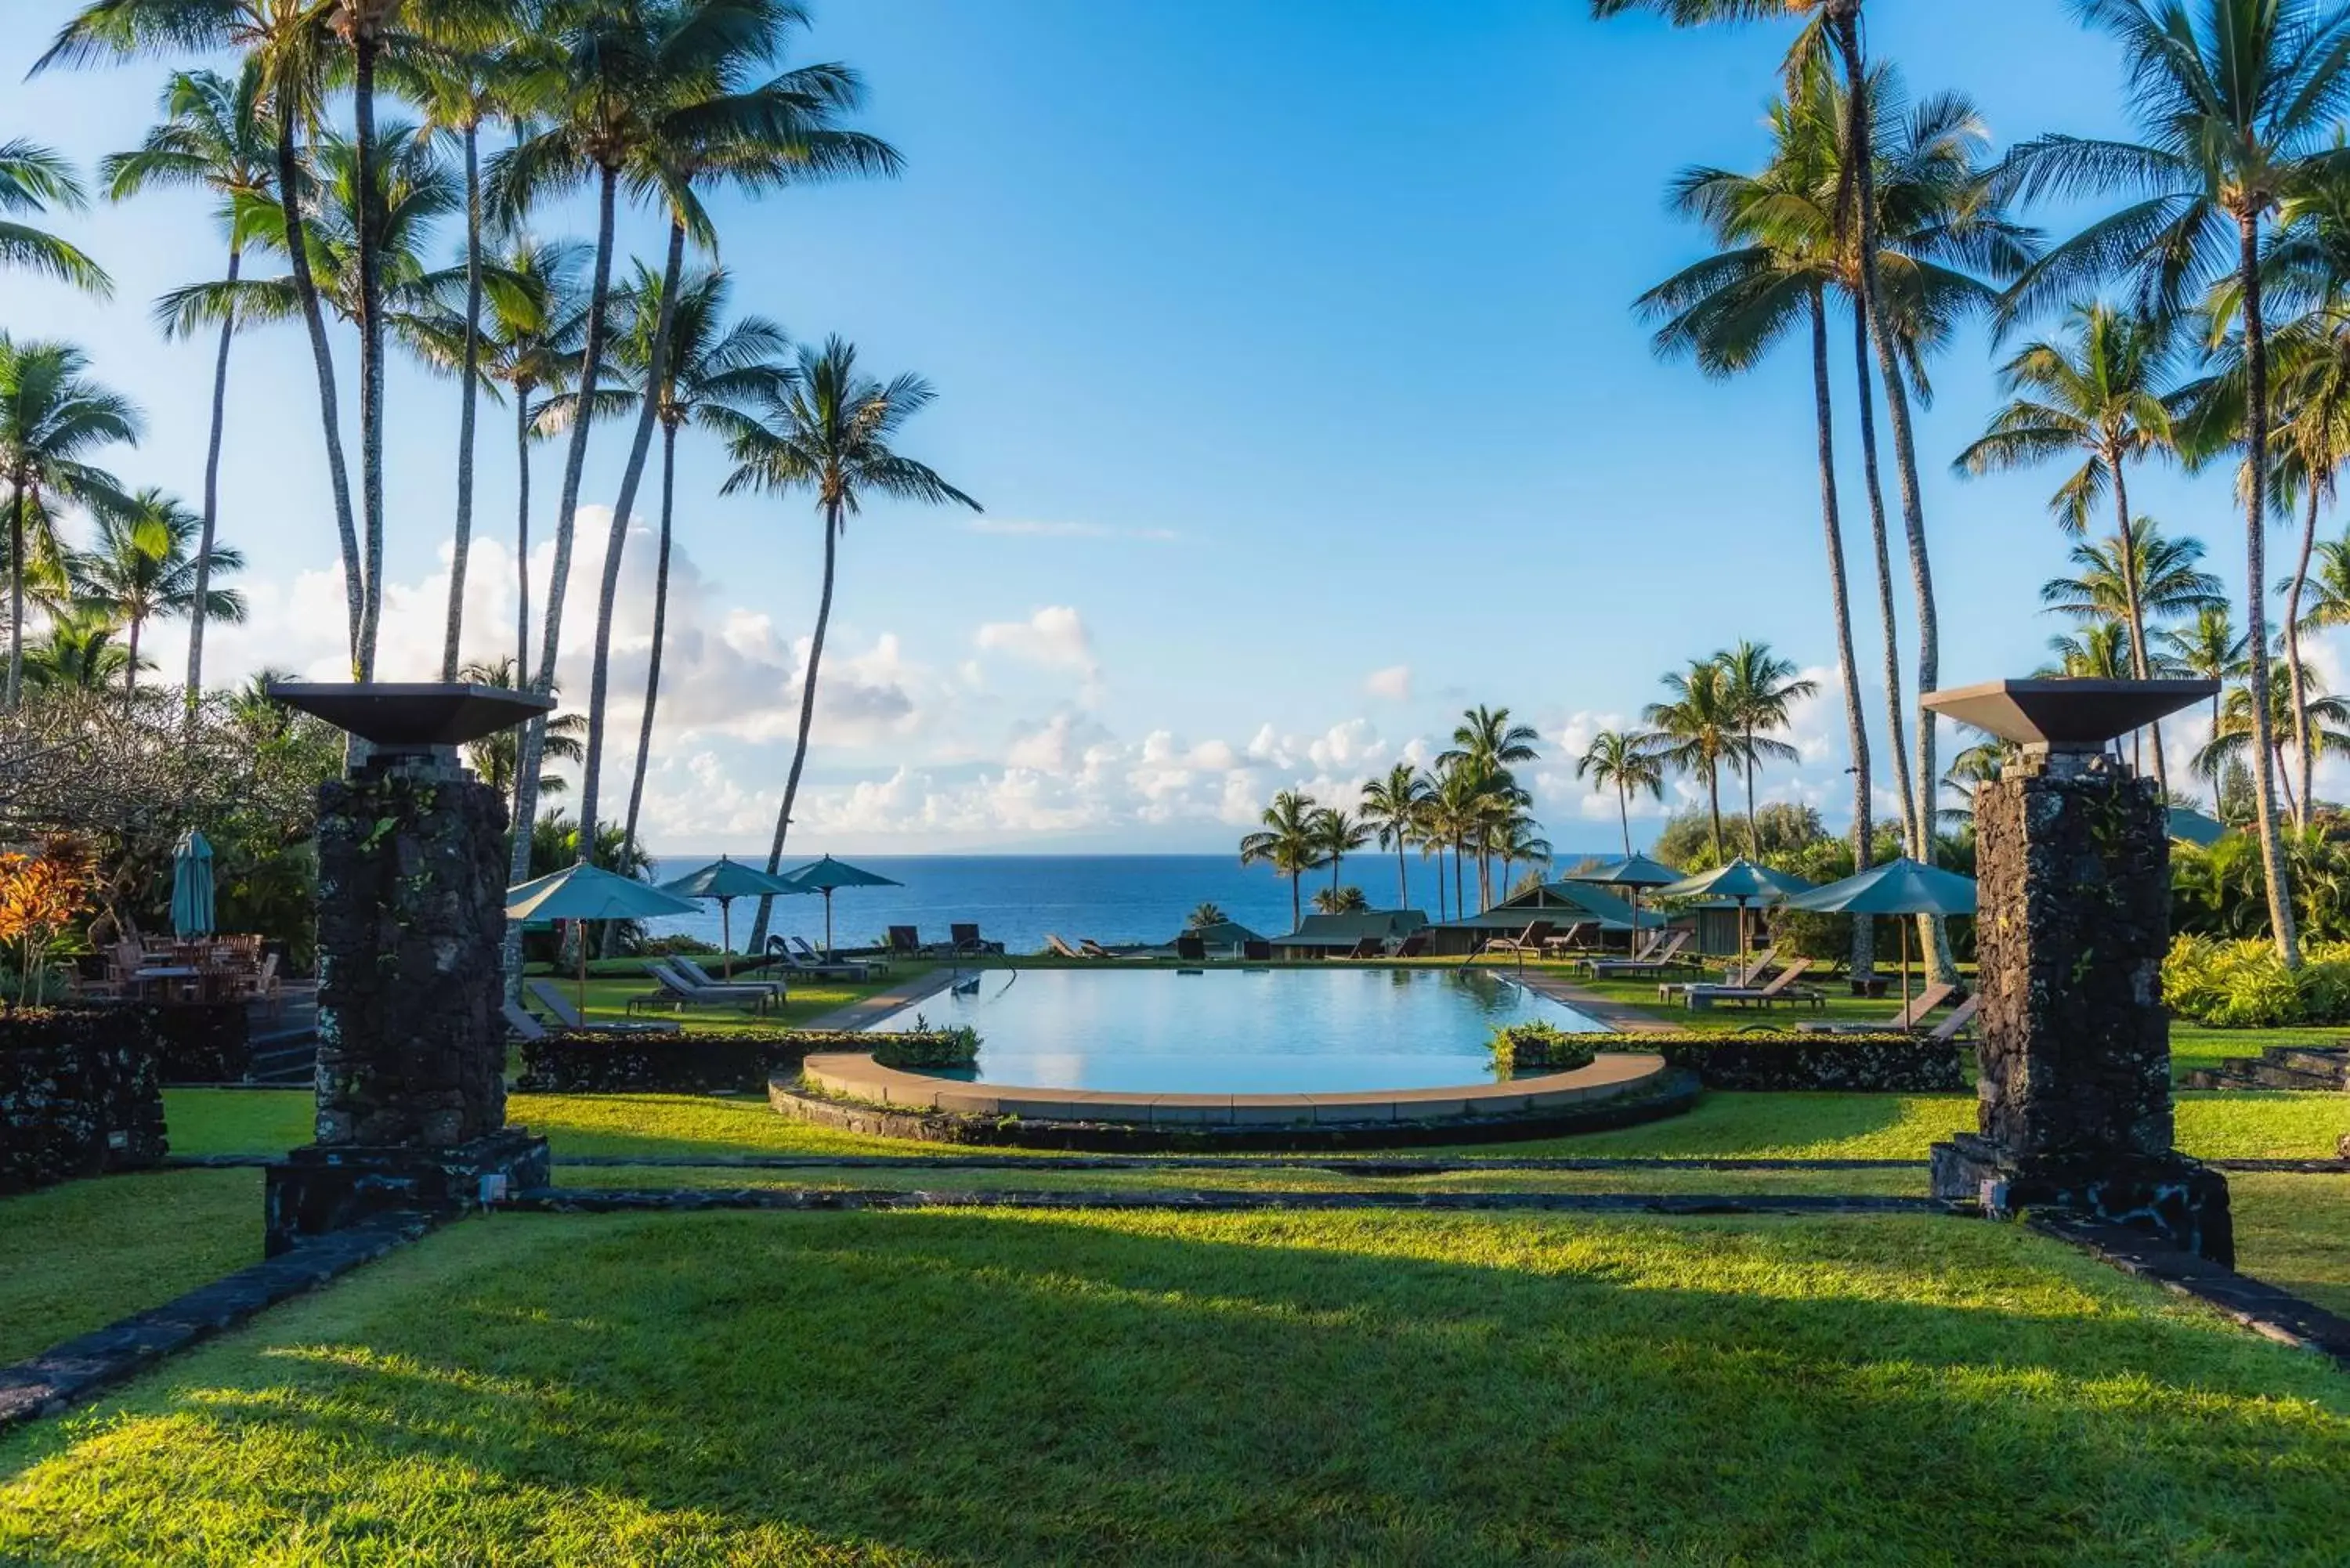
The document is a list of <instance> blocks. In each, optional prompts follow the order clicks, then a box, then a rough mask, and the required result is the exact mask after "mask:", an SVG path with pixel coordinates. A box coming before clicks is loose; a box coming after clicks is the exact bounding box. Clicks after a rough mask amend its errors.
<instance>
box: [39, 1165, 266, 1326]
mask: <svg viewBox="0 0 2350 1568" xmlns="http://www.w3.org/2000/svg"><path fill="white" fill-rule="evenodd" d="M260 1261H261V1172H259V1171H257V1170H174V1171H159V1172H155V1173H152V1174H150V1175H144V1176H116V1177H108V1178H106V1179H102V1180H97V1181H69V1182H67V1183H65V1184H64V1185H63V1186H61V1187H50V1188H45V1189H42V1190H40V1191H38V1192H27V1193H20V1194H17V1195H16V1196H15V1197H11V1198H5V1199H0V1365H5V1364H6V1363H8V1362H12V1361H18V1360H21V1359H23V1358H24V1357H26V1356H27V1355H32V1354H33V1353H34V1352H36V1351H39V1350H46V1349H47V1348H48V1347H49V1346H50V1345H55V1344H57V1342H59V1341H60V1340H67V1339H71V1338H73V1337H74V1336H75V1335H77V1334H88V1332H89V1331H90V1330H92V1329H94V1328H103V1327H104V1326H106V1325H107V1324H109V1323H112V1322H113V1321H114V1320H115V1319H117V1318H120V1317H126V1316H128V1315H129V1314H132V1313H135V1312H143V1311H145V1310H146V1309H147V1308H149V1307H151V1306H158V1305H161V1303H164V1302H167V1301H169V1300H171V1299H172V1297H173V1296H176V1295H179V1294H181V1293H182V1292H186V1291H192V1290H193V1289H195V1288H196V1287H197V1286H198V1285H201V1284H204V1283H206V1282H209V1281H212V1280H215V1279H218V1278H219V1277H220V1276H221V1275H223V1274H225V1273H227V1272H230V1271H231V1270H233V1269H241V1268H243V1267H244V1265H245V1264H247V1263H257V1262H260Z"/></svg>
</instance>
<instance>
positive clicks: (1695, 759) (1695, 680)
mask: <svg viewBox="0 0 2350 1568" xmlns="http://www.w3.org/2000/svg"><path fill="white" fill-rule="evenodd" d="M1664 683H1665V690H1666V691H1669V692H1670V693H1671V694H1672V696H1671V700H1670V701H1665V702H1651V703H1649V704H1648V707H1647V708H1646V709H1644V710H1643V711H1641V714H1640V720H1641V722H1643V723H1645V724H1647V725H1648V728H1649V730H1650V732H1652V733H1653V735H1654V738H1655V751H1656V755H1657V757H1658V759H1659V761H1661V762H1663V763H1666V764H1667V765H1669V766H1670V767H1673V768H1676V769H1678V770H1679V771H1680V772H1682V773H1684V774H1690V775H1691V776H1693V777H1695V778H1698V779H1700V780H1702V781H1703V782H1704V784H1705V797H1706V812H1707V815H1708V817H1709V818H1710V820H1711V824H1712V836H1713V857H1714V862H1715V864H1717V865H1719V864H1720V863H1721V860H1722V850H1721V770H1722V768H1723V767H1725V766H1729V767H1739V766H1742V765H1743V758H1744V755H1745V753H1744V750H1743V747H1744V743H1745V731H1744V726H1743V721H1742V716H1741V714H1740V713H1739V711H1738V708H1737V706H1736V704H1735V703H1734V702H1733V701H1732V700H1731V699H1732V692H1731V680H1730V672H1729V670H1727V669H1726V668H1724V666H1723V664H1722V662H1721V659H1720V658H1718V657H1717V658H1713V659H1691V660H1690V666H1689V668H1688V669H1687V670H1673V671H1670V672H1669V673H1668V674H1667V675H1666V676H1665V680H1664Z"/></svg>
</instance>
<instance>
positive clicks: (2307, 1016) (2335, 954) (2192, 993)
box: [2162, 936, 2350, 1029]
mask: <svg viewBox="0 0 2350 1568" xmlns="http://www.w3.org/2000/svg"><path fill="white" fill-rule="evenodd" d="M2162 992H2163V999H2164V1000H2165V1001H2166V1002H2168V1004H2169V1007H2170V1011H2171V1012H2173V1013H2175V1014H2176V1015H2177V1016H2178V1017H2180V1018H2184V1019H2187V1020H2189V1021H2190V1022H2192V1023H2202V1024H2208V1025H2210V1026H2211V1027H2213V1028H2218V1029H2277V1028H2283V1027H2286V1026H2288V1025H2292V1024H2334V1023H2350V942H2314V943H2312V944H2310V946H2309V947H2307V948H2306V949H2304V950H2303V954H2302V968H2301V971H2300V972H2299V973H2297V974H2295V973H2291V972H2288V971H2287V970H2286V969H2285V967H2284V964H2283V961H2282V960H2280V959H2279V958H2278V957H2277V950H2276V947H2275V945H2274V944H2273V943H2271V942H2268V941H2265V940H2260V939H2251V940H2243V941H2220V940H2217V939H2215V938H2211V937H2198V936H2183V937H2180V938H2178V940H2175V941H2173V942H2172V943H2171V944H2170V953H2169V956H2168V958H2166V959H2164V960H2163V964H2162Z"/></svg>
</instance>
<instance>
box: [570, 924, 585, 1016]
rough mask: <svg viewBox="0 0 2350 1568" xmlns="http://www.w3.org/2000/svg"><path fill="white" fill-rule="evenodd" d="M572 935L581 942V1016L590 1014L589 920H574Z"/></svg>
mask: <svg viewBox="0 0 2350 1568" xmlns="http://www.w3.org/2000/svg"><path fill="white" fill-rule="evenodd" d="M571 923H572V925H573V927H574V928H576V929H574V930H573V931H572V933H571V934H572V935H573V936H574V937H575V938H577V940H578V943H579V1016H580V1017H582V1018H585V1017H587V921H585V920H574V921H572V922H571Z"/></svg>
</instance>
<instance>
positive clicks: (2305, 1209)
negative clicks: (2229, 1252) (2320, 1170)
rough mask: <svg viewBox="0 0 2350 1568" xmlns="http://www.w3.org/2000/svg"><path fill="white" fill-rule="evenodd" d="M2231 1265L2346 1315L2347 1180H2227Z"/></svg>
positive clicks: (2349, 1276) (2262, 1176) (2349, 1304)
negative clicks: (2233, 1261)
mask: <svg viewBox="0 0 2350 1568" xmlns="http://www.w3.org/2000/svg"><path fill="white" fill-rule="evenodd" d="M2228 1198H2229V1207H2230V1210H2232V1211H2233V1213H2234V1216H2235V1221H2236V1267H2238V1268H2239V1269H2241V1270H2242V1271H2243V1272H2245V1273H2248V1274H2251V1275H2253V1276H2254V1277H2255V1278H2258V1279H2263V1280H2266V1281H2268V1282H2270V1283H2271V1284H2273V1285H2282V1286H2283V1287H2284V1288H2285V1289H2286V1290H2289V1291H2291V1292H2293V1293H2294V1294H2295V1295H2298V1296H2302V1297H2303V1298H2305V1299H2307V1300H2309V1301H2313V1302H2315V1303H2317V1304H2318V1305H2319V1306H2322V1307H2326V1308H2329V1309H2330V1310H2332V1311H2334V1312H2337V1313H2340V1314H2343V1315H2344V1316H2345V1317H2350V1178H2345V1177H2340V1176H2289V1175H2282V1174H2280V1175H2271V1174H2268V1173H2266V1172H2257V1171H2238V1172H2235V1173H2234V1174H2232V1175H2230V1177H2229V1178H2228Z"/></svg>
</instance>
